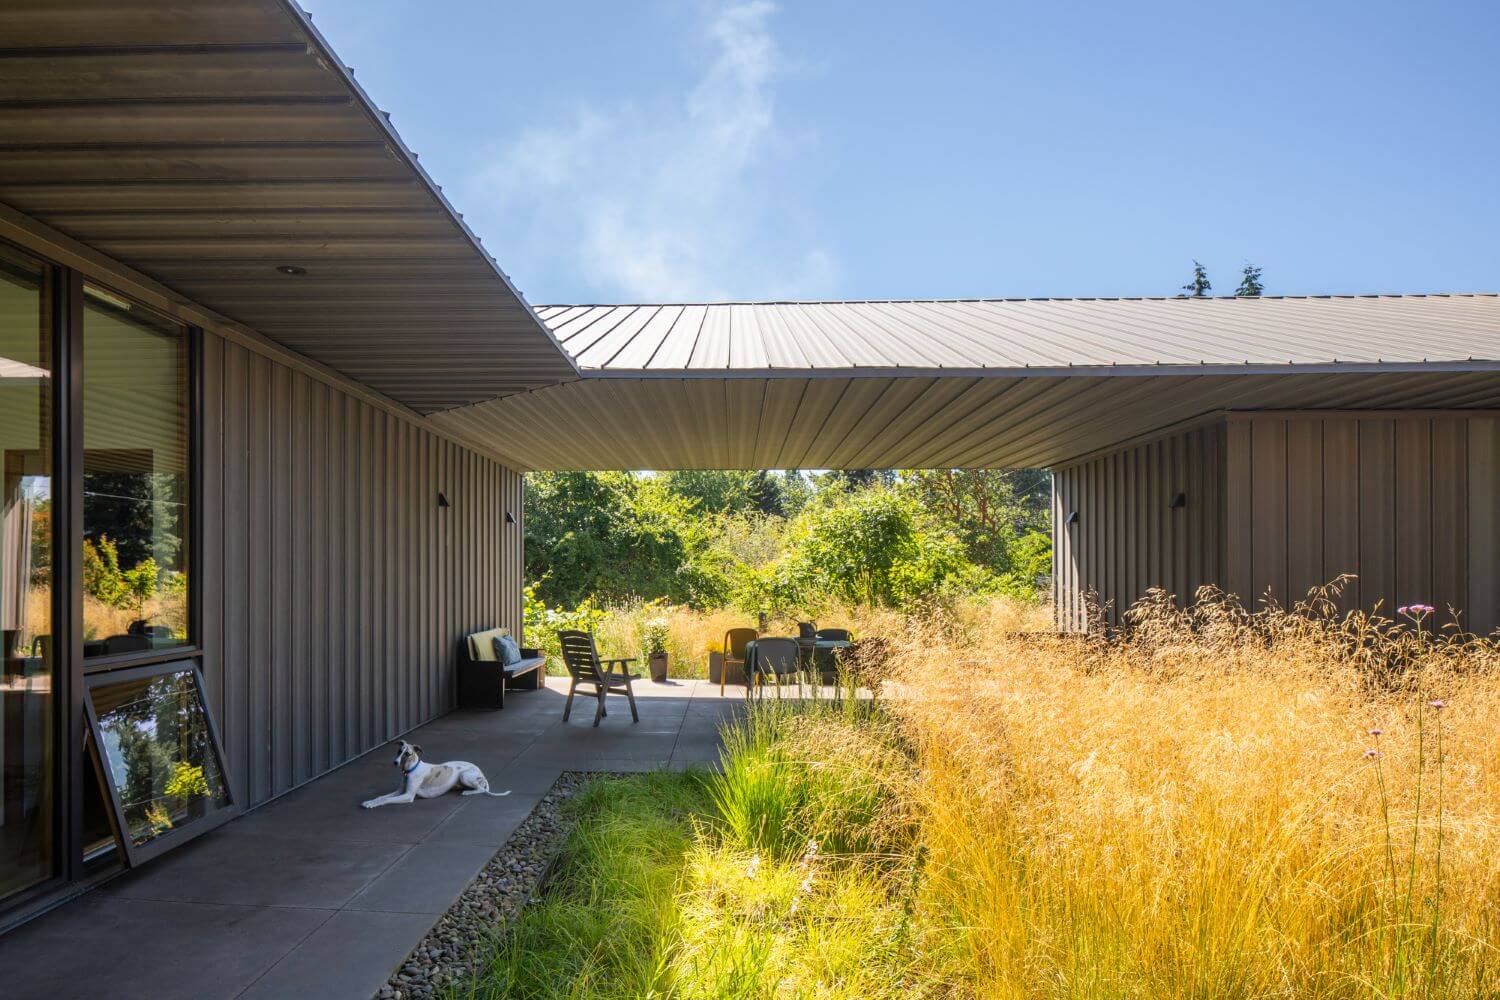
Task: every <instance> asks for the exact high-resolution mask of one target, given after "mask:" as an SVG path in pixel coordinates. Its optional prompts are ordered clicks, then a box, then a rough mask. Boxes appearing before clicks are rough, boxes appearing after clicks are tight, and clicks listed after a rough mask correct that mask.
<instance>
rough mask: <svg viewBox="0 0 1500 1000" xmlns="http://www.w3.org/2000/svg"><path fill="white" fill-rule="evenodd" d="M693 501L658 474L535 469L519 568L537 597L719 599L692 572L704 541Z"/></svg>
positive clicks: (711, 585) (568, 600) (574, 600)
mask: <svg viewBox="0 0 1500 1000" xmlns="http://www.w3.org/2000/svg"><path fill="white" fill-rule="evenodd" d="M694 507H695V504H694V501H693V499H691V498H689V497H685V496H683V495H681V494H679V493H675V492H673V491H672V490H671V489H669V488H668V485H667V483H665V482H664V481H662V479H661V478H660V477H643V476H634V475H631V474H630V473H626V472H540V473H537V472H534V473H532V474H530V475H529V476H527V477H526V572H527V578H528V579H531V580H536V581H539V587H538V598H539V599H540V600H542V601H543V602H545V603H548V604H565V605H568V606H573V605H577V604H580V603H582V602H583V601H585V600H586V599H588V598H596V599H598V600H601V601H606V602H607V601H621V600H626V599H628V598H631V597H664V598H666V599H667V600H669V601H672V602H673V603H679V604H680V603H690V602H691V603H697V602H705V601H712V600H714V599H715V598H718V597H722V594H720V593H718V592H717V591H716V585H715V581H714V580H712V579H710V578H703V577H701V576H700V575H699V574H698V573H697V570H698V568H699V567H700V566H701V562H700V559H699V557H700V556H701V555H702V554H703V552H704V550H705V549H706V547H707V543H708V539H707V536H706V534H705V527H706V525H705V523H704V521H703V519H702V518H700V517H697V516H695V515H694Z"/></svg>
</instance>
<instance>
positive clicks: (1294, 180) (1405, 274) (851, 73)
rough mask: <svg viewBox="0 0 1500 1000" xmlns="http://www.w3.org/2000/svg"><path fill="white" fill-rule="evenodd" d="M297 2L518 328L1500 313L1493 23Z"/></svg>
mask: <svg viewBox="0 0 1500 1000" xmlns="http://www.w3.org/2000/svg"><path fill="white" fill-rule="evenodd" d="M302 2H303V5H304V6H305V7H307V8H308V9H309V10H311V11H312V13H313V15H314V23H315V24H316V25H317V26H318V27H319V28H320V29H321V30H322V31H323V32H324V34H325V35H326V36H327V37H328V39H329V40H330V42H331V43H332V44H333V45H334V47H335V49H336V50H337V51H338V53H339V54H340V55H341V56H342V57H343V59H344V61H345V62H346V63H348V64H350V65H352V66H353V67H354V68H355V71H356V76H357V78H358V79H359V80H360V82H361V83H362V85H363V86H364V87H365V89H366V90H367V91H368V92H369V93H370V94H371V96H372V97H373V98H374V99H375V101H376V102H377V103H378V104H379V105H380V106H381V107H383V108H385V109H386V110H388V111H390V112H391V114H392V116H393V119H394V121H395V124H396V127H397V128H398V129H399V130H400V132H401V134H402V135H403V137H405V139H406V141H407V143H408V144H409V145H410V146H411V147H412V148H413V149H415V150H416V151H417V152H419V153H420V154H421V157H422V163H423V165H424V166H425V167H426V168H427V170H428V171H429V172H430V173H431V174H432V176H433V177H434V178H435V179H436V180H437V182H438V183H440V184H442V185H443V186H444V189H445V192H446V193H447V194H448V196H449V198H450V200H451V201H452V202H453V203H454V205H455V206H456V207H457V208H458V209H459V211H461V212H463V213H464V214H465V217H466V219H467V221H468V222H469V224H470V225H471V226H472V227H473V228H474V229H475V231H476V232H478V233H479V234H480V235H481V236H482V237H483V238H484V241H485V245H486V246H487V247H489V248H490V249H491V251H492V252H494V253H495V255H496V256H497V257H498V258H499V260H500V263H501V266H502V267H504V268H505V270H506V271H507V272H508V273H509V274H510V275H511V277H512V278H513V279H514V281H515V282H516V284H517V285H518V287H519V288H520V289H521V290H522V292H523V293H524V294H525V295H526V296H527V298H528V299H529V300H530V301H531V302H533V303H537V304H541V303H549V302H611V301H680V300H696V299H725V298H748V299H763V298H905V297H924V298H925V297H975V296H983V297H990V296H1048V295H1161V294H1172V293H1174V292H1175V291H1176V290H1177V286H1179V285H1180V284H1182V282H1183V281H1185V280H1186V279H1187V277H1188V275H1189V271H1190V268H1191V260H1192V259H1193V258H1195V257H1196V258H1197V259H1199V260H1201V261H1203V262H1204V264H1205V265H1207V266H1208V268H1209V273H1210V276H1211V277H1212V279H1213V281H1214V290H1215V292H1230V291H1232V290H1233V288H1234V285H1235V283H1236V281H1237V280H1238V273H1239V270H1240V268H1241V267H1243V266H1244V265H1245V263H1246V262H1253V263H1255V264H1258V265H1260V266H1261V267H1263V268H1264V269H1265V277H1264V280H1265V282H1266V285H1267V291H1268V292H1271V293H1278V292H1280V293H1287V294H1317V293H1349V292H1432V291H1494V290H1497V289H1500V58H1497V57H1496V54H1495V39H1496V38H1497V37H1500V4H1495V3H1468V4H1463V3H1430V4H1416V3H1380V2H1369V0H1365V2H1359V3H1334V2H1320V3H1306V2H1302V3H1278V2H1264V3H1259V4H1243V3H1241V4H1233V5H1230V4H1188V3H1184V4H1159V5H1144V4H1121V3H1109V4H1085V3H1069V4H1061V3H1026V4H1021V3H973V4H966V3H943V2H931V3H911V2H907V3H887V2H881V0H796V2H791V0H784V2H782V3H780V4H772V3H768V2H764V0H748V2H710V0H600V2H576V3H575V2H561V0H559V2H552V3H496V2H479V0H447V2H444V3H432V2H430V0H302Z"/></svg>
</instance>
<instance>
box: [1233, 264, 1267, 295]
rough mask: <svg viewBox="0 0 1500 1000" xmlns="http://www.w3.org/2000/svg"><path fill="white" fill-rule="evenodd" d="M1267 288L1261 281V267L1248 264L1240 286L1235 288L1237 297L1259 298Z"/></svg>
mask: <svg viewBox="0 0 1500 1000" xmlns="http://www.w3.org/2000/svg"><path fill="white" fill-rule="evenodd" d="M1265 290H1266V286H1265V285H1263V284H1261V281H1260V268H1258V267H1254V266H1252V265H1250V264H1246V265H1245V270H1244V271H1243V272H1242V274H1241V277H1240V286H1239V287H1238V288H1236V289H1235V290H1234V294H1235V297H1236V298H1241V299H1258V298H1260V295H1261V293H1262V292H1264V291H1265Z"/></svg>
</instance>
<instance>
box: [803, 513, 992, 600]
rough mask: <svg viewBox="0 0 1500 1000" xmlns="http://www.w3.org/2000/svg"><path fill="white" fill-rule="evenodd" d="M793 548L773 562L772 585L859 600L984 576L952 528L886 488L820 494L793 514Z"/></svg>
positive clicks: (912, 595)
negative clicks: (792, 585)
mask: <svg viewBox="0 0 1500 1000" xmlns="http://www.w3.org/2000/svg"><path fill="white" fill-rule="evenodd" d="M791 548H792V551H791V552H790V553H789V554H788V555H787V556H785V557H783V560H782V562H781V565H778V566H777V567H775V568H774V570H775V576H776V578H777V584H778V585H782V584H784V582H785V581H788V580H792V581H800V582H801V585H802V589H804V591H810V592H812V593H815V594H827V595H829V596H832V597H835V598H839V599H841V600H844V601H848V602H851V603H857V604H880V605H887V606H894V605H901V604H906V603H909V602H912V601H917V600H922V599H924V598H927V597H931V596H933V595H934V594H935V593H936V592H937V591H938V590H939V588H941V587H942V586H943V585H945V584H949V583H954V582H959V581H962V583H963V584H964V585H966V586H970V587H975V586H980V585H982V584H983V582H984V580H985V578H986V574H985V572H984V570H983V569H982V568H980V567H978V566H976V565H974V563H972V562H971V561H970V560H969V559H968V557H967V556H966V555H965V553H964V547H963V543H962V542H961V541H959V539H958V537H957V536H956V535H954V534H953V533H951V532H946V531H943V530H942V528H941V526H940V525H939V524H938V523H937V522H936V521H935V520H934V519H933V518H931V517H930V516H928V515H927V514H925V513H924V512H923V510H922V508H921V507H920V505H919V504H918V503H917V501H916V499H915V498H914V497H913V496H912V495H911V494H910V493H908V492H906V491H903V490H900V489H895V488H892V487H885V486H878V487H872V488H869V489H863V490H841V491H832V492H830V493H828V494H825V495H822V496H820V498H819V501H818V502H816V503H814V504H812V505H811V506H809V507H808V509H807V510H806V511H805V512H804V513H803V514H802V516H801V517H800V518H798V521H797V524H796V525H795V526H794V528H793V531H792V537H791ZM782 589H785V587H784V586H783V588H782Z"/></svg>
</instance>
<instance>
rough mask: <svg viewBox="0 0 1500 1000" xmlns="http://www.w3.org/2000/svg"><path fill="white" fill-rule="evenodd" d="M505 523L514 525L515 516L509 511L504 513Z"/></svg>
mask: <svg viewBox="0 0 1500 1000" xmlns="http://www.w3.org/2000/svg"><path fill="white" fill-rule="evenodd" d="M505 523H506V524H515V523H516V515H514V514H512V513H511V512H510V511H506V512H505Z"/></svg>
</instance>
